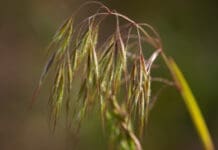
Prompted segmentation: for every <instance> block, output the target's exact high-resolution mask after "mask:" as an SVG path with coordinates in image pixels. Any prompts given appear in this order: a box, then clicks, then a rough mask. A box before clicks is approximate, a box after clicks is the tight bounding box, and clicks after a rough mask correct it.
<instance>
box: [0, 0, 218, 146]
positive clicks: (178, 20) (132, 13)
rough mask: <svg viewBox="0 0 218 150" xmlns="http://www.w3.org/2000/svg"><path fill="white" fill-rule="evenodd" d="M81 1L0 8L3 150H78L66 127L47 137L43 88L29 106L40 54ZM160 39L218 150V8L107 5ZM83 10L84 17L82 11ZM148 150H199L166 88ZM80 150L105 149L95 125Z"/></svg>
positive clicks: (201, 0) (14, 0) (12, 1)
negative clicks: (188, 87)
mask: <svg viewBox="0 0 218 150" xmlns="http://www.w3.org/2000/svg"><path fill="white" fill-rule="evenodd" d="M83 2H85V1H79V0H53V1H52V0H0V102H1V103H0V149H1V150H49V149H51V150H64V149H75V147H76V146H75V143H74V142H73V141H74V139H75V136H74V135H73V134H72V133H70V132H69V131H68V130H67V129H65V126H64V125H63V123H60V124H59V125H58V127H57V131H56V132H55V133H54V134H53V133H52V132H51V130H50V129H49V128H50V127H49V123H48V107H47V98H48V90H47V86H45V87H43V89H42V91H41V93H40V96H39V98H38V101H37V102H36V103H35V105H34V107H33V108H32V109H29V103H30V100H31V96H32V93H33V90H34V88H35V86H36V84H37V82H38V79H39V76H40V73H41V71H42V67H43V65H44V63H45V61H46V57H45V54H46V53H45V47H46V46H47V45H48V43H49V42H50V40H51V38H52V35H53V34H54V32H55V30H56V29H57V28H58V26H59V25H60V24H61V23H62V22H63V21H64V20H65V19H66V18H67V17H68V16H69V15H71V13H72V12H73V11H74V10H75V9H76V8H77V7H78V5H80V4H82V3H83ZM103 2H104V3H105V4H106V5H107V6H108V7H110V8H113V9H116V10H117V11H119V12H121V13H123V14H125V15H127V16H129V17H130V18H132V19H134V20H136V21H137V22H147V23H149V24H151V25H152V26H154V27H155V29H157V31H158V32H159V33H160V35H161V37H162V41H163V44H164V50H165V52H166V53H167V54H168V55H170V56H172V57H173V58H174V59H175V60H176V62H177V63H178V64H179V66H180V67H181V69H182V70H183V72H184V74H185V76H186V78H187V80H188V81H189V83H190V85H191V87H192V90H193V92H194V94H195V96H196V98H197V100H198V103H199V105H200V108H201V109H202V112H203V114H204V116H205V120H206V122H207V124H208V127H209V130H210V132H211V135H212V137H213V140H214V143H215V145H217V146H218V101H217V98H218V91H217V84H218V80H217V77H218V58H217V57H218V9H217V8H218V4H217V2H216V1H215V0H214V1H212V0H198V1H197V0H164V1H163V0H134V1H133V0H104V1H103ZM87 9H88V8H86V9H85V10H84V12H85V11H87ZM146 131H147V132H146V134H145V143H144V147H145V149H151V150H173V149H176V150H180V149H181V150H184V149H186V150H199V149H202V145H201V142H200V140H199V138H198V136H197V133H196V132H195V129H194V127H193V124H192V122H191V120H190V117H189V114H188V112H187V110H186V108H185V105H184V103H183V100H182V99H181V97H180V96H179V94H178V93H177V92H176V90H174V89H172V88H169V89H167V91H166V92H165V93H164V94H162V95H161V96H160V97H159V99H158V102H157V103H156V106H155V107H154V109H153V111H152V112H151V116H150V122H149V126H148V128H147V129H146ZM77 139H79V144H77V147H78V149H84V150H87V149H93V150H94V149H106V147H107V146H106V145H107V141H106V138H105V137H104V136H103V134H102V130H101V126H100V124H99V118H98V117H96V116H95V115H90V116H88V119H87V121H86V122H85V123H84V125H83V127H82V129H81V132H80V135H79V137H77Z"/></svg>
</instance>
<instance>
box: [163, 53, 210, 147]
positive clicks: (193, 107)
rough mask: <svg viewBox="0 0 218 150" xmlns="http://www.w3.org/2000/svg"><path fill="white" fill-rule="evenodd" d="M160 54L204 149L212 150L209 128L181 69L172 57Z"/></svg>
mask: <svg viewBox="0 0 218 150" xmlns="http://www.w3.org/2000/svg"><path fill="white" fill-rule="evenodd" d="M162 56H163V58H164V61H165V63H166V64H167V66H168V68H169V70H170V72H171V74H172V76H173V78H174V81H175V84H176V86H177V88H178V90H179V92H180V94H181V96H182V97H183V100H184V102H185V104H186V107H187V109H188V111H189V113H190V116H191V118H192V121H193V123H194V125H195V128H196V130H197V132H198V135H199V137H200V139H201V141H202V143H203V146H204V148H205V150H214V145H213V142H212V138H211V136H210V133H209V130H208V128H207V125H206V123H205V120H204V118H203V115H202V113H201V110H200V108H199V106H198V104H197V101H196V99H195V97H194V95H193V93H192V91H191V89H190V87H189V85H188V83H187V81H186V79H185V78H184V76H183V74H182V72H181V70H180V69H179V67H178V66H177V64H176V63H175V61H174V60H173V59H172V58H167V57H166V55H165V54H164V53H162Z"/></svg>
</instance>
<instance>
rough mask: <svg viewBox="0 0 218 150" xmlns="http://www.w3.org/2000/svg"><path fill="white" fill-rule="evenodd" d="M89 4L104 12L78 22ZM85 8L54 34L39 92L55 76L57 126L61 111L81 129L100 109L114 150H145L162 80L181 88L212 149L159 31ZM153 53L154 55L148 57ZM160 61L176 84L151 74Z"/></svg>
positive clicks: (111, 12) (52, 103) (210, 147)
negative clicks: (110, 23)
mask: <svg viewBox="0 0 218 150" xmlns="http://www.w3.org/2000/svg"><path fill="white" fill-rule="evenodd" d="M87 4H96V5H98V6H99V8H98V9H97V11H96V12H94V13H93V14H92V15H90V16H87V17H86V18H84V19H81V18H80V21H77V19H76V17H75V16H76V15H77V16H78V12H79V10H80V9H81V8H82V7H84V6H85V5H87ZM82 7H80V8H79V9H78V10H77V11H76V12H75V13H74V15H72V16H71V17H69V18H68V19H67V20H66V21H65V22H64V23H63V25H62V26H61V27H60V28H59V29H58V30H57V32H56V34H55V35H54V37H53V39H52V41H51V43H50V45H49V48H48V53H49V57H48V61H47V63H46V65H45V67H44V70H43V72H42V74H41V78H40V81H39V85H38V88H37V89H36V92H35V94H34V98H35V96H36V95H37V93H38V91H39V89H40V87H41V85H42V83H43V81H44V80H45V78H46V76H47V75H48V74H49V73H52V74H53V75H52V76H53V84H52V88H51V93H50V97H49V106H50V116H51V123H52V124H53V125H54V127H55V126H56V123H57V121H58V119H60V117H61V113H62V112H63V111H62V110H66V116H67V120H68V121H69V122H71V121H75V122H77V125H78V127H79V126H80V124H81V122H82V120H83V119H84V117H85V116H86V114H87V113H88V112H89V111H91V110H93V109H95V108H96V107H98V110H99V111H100V113H99V114H101V118H102V124H103V126H104V125H107V126H108V127H109V131H108V133H109V134H110V140H111V142H110V143H111V149H118V150H121V149H123V150H142V149H143V148H142V145H141V140H142V137H143V136H142V135H143V133H144V132H143V131H144V128H145V126H146V124H147V122H148V118H149V112H150V110H151V107H152V105H153V101H152V94H151V83H152V80H157V81H161V82H163V84H167V85H171V86H174V87H175V88H177V89H178V91H179V92H180V93H181V95H182V97H183V98H184V101H185V103H186V105H187V108H188V110H189V112H190V115H191V117H192V120H193V122H194V124H195V127H196V129H197V131H198V133H199V135H200V137H201V140H202V142H203V144H204V147H205V149H207V150H213V149H214V147H213V143H212V140H211V138H210V134H209V132H208V129H207V127H206V125H205V122H204V120H203V117H202V115H201V112H200V110H199V107H198V105H197V103H196V100H195V99H194V96H193V94H192V93H191V90H190V88H189V86H188V84H187V82H186V81H185V79H184V77H183V75H182V73H181V71H180V70H179V68H178V66H177V65H176V64H175V62H174V61H173V60H172V59H169V58H168V57H167V56H166V54H165V53H164V51H163V49H162V44H161V39H160V36H159V35H158V33H157V32H156V31H155V30H154V29H153V28H152V27H151V26H150V25H148V24H146V23H137V22H135V21H133V20H132V19H130V18H128V17H127V16H125V15H123V14H120V13H118V12H116V11H114V10H111V9H109V8H108V7H106V6H105V5H103V4H101V3H99V2H88V3H85V4H84V5H82ZM108 17H110V18H114V24H115V25H114V29H112V33H111V35H109V36H107V37H106V38H105V36H102V34H101V31H102V29H103V30H104V28H105V26H104V21H105V20H106V19H107V18H108ZM144 45H147V47H146V48H144V47H145V46H144ZM148 49H151V51H152V53H150V54H149V53H148V54H146V52H147V51H148ZM159 57H162V58H163V60H164V62H165V64H166V66H167V67H168V68H169V71H170V72H171V75H172V81H169V80H166V79H162V78H155V77H152V76H151V70H152V68H153V64H154V61H155V60H156V59H157V58H159ZM75 82H76V83H75ZM75 85H76V87H75ZM72 93H74V95H72ZM75 93H77V94H75ZM107 129H108V128H107Z"/></svg>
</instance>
